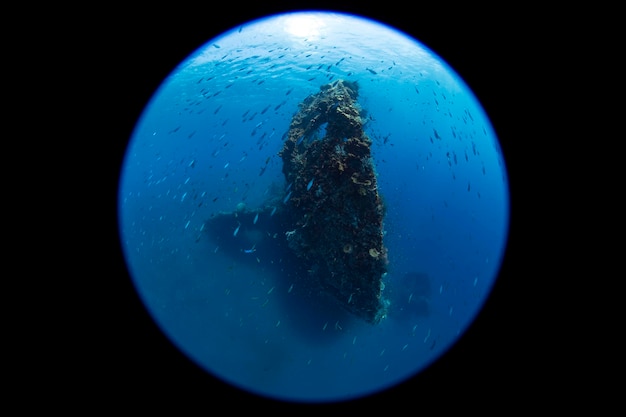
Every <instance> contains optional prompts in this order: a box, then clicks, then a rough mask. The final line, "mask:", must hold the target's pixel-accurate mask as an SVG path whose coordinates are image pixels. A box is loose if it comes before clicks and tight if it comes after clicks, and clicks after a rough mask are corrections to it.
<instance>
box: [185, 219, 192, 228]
mask: <svg viewBox="0 0 626 417" xmlns="http://www.w3.org/2000/svg"><path fill="white" fill-rule="evenodd" d="M189 223H191V220H187V224H186V225H185V229H186V228H188V227H189Z"/></svg>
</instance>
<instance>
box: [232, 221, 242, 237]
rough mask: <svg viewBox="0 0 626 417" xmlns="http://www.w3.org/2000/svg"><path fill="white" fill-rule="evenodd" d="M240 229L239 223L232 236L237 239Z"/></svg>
mask: <svg viewBox="0 0 626 417" xmlns="http://www.w3.org/2000/svg"><path fill="white" fill-rule="evenodd" d="M240 227H241V223H239V226H237V228H236V229H235V231H234V232H233V236H234V237H237V233H239V228H240Z"/></svg>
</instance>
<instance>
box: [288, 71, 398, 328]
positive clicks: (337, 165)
mask: <svg viewBox="0 0 626 417" xmlns="http://www.w3.org/2000/svg"><path fill="white" fill-rule="evenodd" d="M357 96H358V85H357V84H356V83H352V82H348V81H342V80H338V81H335V82H334V83H332V84H327V85H323V86H322V87H321V90H320V92H319V93H317V94H315V95H312V96H309V97H307V98H306V99H305V100H304V101H303V102H302V103H301V104H300V109H299V111H298V113H296V114H295V116H294V117H293V119H292V122H291V125H290V127H289V132H288V134H287V138H286V141H285V144H284V146H283V148H282V150H281V151H280V156H281V157H282V160H283V173H284V175H285V178H286V180H287V184H289V186H288V187H289V190H288V191H287V193H288V195H289V197H288V198H289V199H288V200H287V201H286V204H287V205H288V206H289V209H290V210H291V211H292V212H293V213H292V216H293V218H294V219H295V224H293V228H292V229H291V230H290V231H288V232H287V241H288V244H289V247H290V248H291V249H292V250H293V251H294V252H295V253H296V255H297V256H298V257H300V258H301V259H303V260H304V261H305V262H306V263H307V264H309V265H310V269H309V270H310V275H311V279H313V280H315V281H317V283H318V284H319V285H320V286H321V287H322V288H323V290H324V291H326V292H328V293H330V294H332V295H333V296H334V297H335V298H336V299H337V300H338V301H339V302H340V303H341V304H342V305H343V306H344V307H345V308H346V309H348V310H349V311H351V312H352V313H354V314H356V315H358V316H360V317H362V318H364V319H365V320H367V321H369V322H372V323H376V322H378V321H379V320H380V318H381V317H382V316H383V315H384V303H383V301H382V300H381V292H382V288H383V284H382V277H383V276H384V274H385V272H386V269H387V249H386V248H385V246H384V245H383V217H384V214H385V210H384V206H383V202H382V201H381V197H380V195H379V194H378V187H377V180H376V173H375V170H374V164H373V161H372V158H371V153H370V146H371V143H372V142H371V140H370V139H369V138H368V137H367V136H366V135H365V133H364V131H363V123H362V119H361V115H360V107H359V105H358V103H357V101H356V99H357Z"/></svg>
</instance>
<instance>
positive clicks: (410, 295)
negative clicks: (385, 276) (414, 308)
mask: <svg viewBox="0 0 626 417" xmlns="http://www.w3.org/2000/svg"><path fill="white" fill-rule="evenodd" d="M412 298H413V293H411V294H409V304H411V299H412Z"/></svg>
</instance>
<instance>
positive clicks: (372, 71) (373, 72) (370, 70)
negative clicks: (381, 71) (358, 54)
mask: <svg viewBox="0 0 626 417" xmlns="http://www.w3.org/2000/svg"><path fill="white" fill-rule="evenodd" d="M365 69H366V70H368V71H369V72H371V73H372V74H374V75H376V74H377V72H376V71H374V70H373V69H369V68H365Z"/></svg>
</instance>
